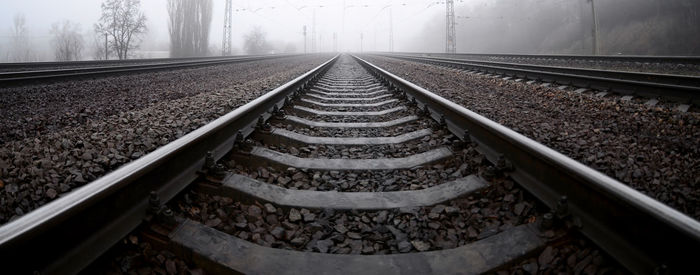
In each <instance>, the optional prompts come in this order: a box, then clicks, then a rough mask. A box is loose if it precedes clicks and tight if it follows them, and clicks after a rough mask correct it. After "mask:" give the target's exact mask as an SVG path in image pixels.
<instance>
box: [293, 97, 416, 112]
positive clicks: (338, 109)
mask: <svg viewBox="0 0 700 275" xmlns="http://www.w3.org/2000/svg"><path fill="white" fill-rule="evenodd" d="M292 104H294V105H298V106H304V107H307V108H311V109H316V110H320V111H329V112H379V111H384V110H388V109H391V108H395V107H399V106H403V105H404V104H403V103H401V101H400V100H399V101H394V102H391V103H387V104H384V105H382V106H377V107H352V106H351V107H328V106H320V105H316V104H312V103H309V102H305V101H301V100H295V101H293V103H292Z"/></svg>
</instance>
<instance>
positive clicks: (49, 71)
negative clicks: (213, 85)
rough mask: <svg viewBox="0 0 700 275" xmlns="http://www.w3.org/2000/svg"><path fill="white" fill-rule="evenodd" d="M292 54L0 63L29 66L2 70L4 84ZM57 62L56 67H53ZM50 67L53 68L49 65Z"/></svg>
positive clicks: (1, 83)
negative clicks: (115, 60)
mask: <svg viewBox="0 0 700 275" xmlns="http://www.w3.org/2000/svg"><path fill="white" fill-rule="evenodd" d="M285 56H289V55H268V56H243V57H217V58H181V59H156V60H125V61H119V62H111V61H82V62H46V63H43V62H41V63H40V64H31V63H11V64H4V65H0V68H14V67H17V68H26V67H22V66H30V68H32V69H29V70H13V71H0V85H3V86H9V85H19V84H23V83H24V84H26V83H36V82H37V81H46V80H58V79H63V80H65V79H74V78H79V77H94V76H104V75H110V74H120V73H134V72H146V71H155V70H167V69H177V68H189V67H199V66H211V65H221V64H231V63H240V62H252V61H258V60H264V59H269V58H279V57H285ZM52 66H55V67H54V68H51V67H52ZM46 67H49V68H46Z"/></svg>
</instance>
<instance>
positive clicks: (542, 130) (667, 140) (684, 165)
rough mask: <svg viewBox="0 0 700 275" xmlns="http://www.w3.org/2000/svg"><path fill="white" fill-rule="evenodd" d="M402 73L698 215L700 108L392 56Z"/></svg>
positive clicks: (385, 61) (383, 63)
mask: <svg viewBox="0 0 700 275" xmlns="http://www.w3.org/2000/svg"><path fill="white" fill-rule="evenodd" d="M367 59H368V61H370V62H373V63H375V64H376V65H377V66H380V67H382V68H384V69H386V70H388V71H390V72H392V73H394V74H396V75H398V76H400V77H402V78H405V79H407V80H409V81H411V82H414V83H416V84H417V85H419V86H422V87H424V88H426V89H428V90H430V91H432V92H434V93H436V94H438V95H440V96H442V97H445V98H447V99H449V100H451V101H454V102H456V103H458V104H461V105H463V106H465V107H466V108H468V109H470V110H472V111H475V112H477V113H478V114H480V115H483V116H485V117H487V118H489V119H491V120H494V121H496V122H498V123H500V124H503V125H505V126H507V127H509V128H511V129H513V130H515V131H517V132H519V133H522V134H524V135H525V136H528V137H530V138H532V139H534V140H536V141H538V142H540V143H543V144H544V145H546V146H548V147H550V148H553V149H555V150H557V151H559V152H561V153H563V154H565V155H568V156H570V157H572V158H573V159H576V160H578V161H580V162H582V163H584V164H586V165H588V166H590V167H592V168H594V169H596V170H599V171H601V172H603V173H605V174H607V175H609V176H611V177H613V178H615V179H617V180H619V181H621V182H623V183H626V184H628V185H630V186H631V187H633V188H635V189H637V190H639V191H641V192H643V193H645V194H647V195H649V196H651V197H653V198H656V199H657V200H660V201H662V202H664V203H666V204H668V205H670V206H671V207H673V208H676V209H677V210H679V211H681V212H684V213H686V214H688V215H690V216H692V217H694V218H695V219H699V218H700V204H699V203H700V190H699V189H698V188H697V187H698V185H700V164H699V162H700V146H699V145H700V144H699V143H700V114H698V113H681V112H678V111H675V110H673V109H672V108H666V107H664V106H655V107H652V106H646V105H644V104H639V103H637V102H634V101H631V102H626V101H623V100H620V99H619V98H617V97H610V98H600V97H596V96H593V95H590V94H576V93H573V92H570V91H561V90H557V89H555V88H548V87H541V86H540V85H528V84H525V83H518V82H515V81H506V80H502V79H494V78H488V77H483V76H476V75H471V74H468V73H466V72H461V71H456V70H451V69H446V68H442V67H438V66H431V65H425V64H419V63H413V62H405V61H399V60H396V59H390V58H380V57H368V58H367Z"/></svg>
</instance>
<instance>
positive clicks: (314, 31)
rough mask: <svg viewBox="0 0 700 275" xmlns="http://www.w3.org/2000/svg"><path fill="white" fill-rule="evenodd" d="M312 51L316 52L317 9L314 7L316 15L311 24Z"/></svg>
mask: <svg viewBox="0 0 700 275" xmlns="http://www.w3.org/2000/svg"><path fill="white" fill-rule="evenodd" d="M311 52H312V53H315V52H316V9H315V8H314V15H313V19H312V25H311Z"/></svg>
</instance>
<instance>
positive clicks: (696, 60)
mask: <svg viewBox="0 0 700 275" xmlns="http://www.w3.org/2000/svg"><path fill="white" fill-rule="evenodd" d="M382 54H387V53H384V52H382ZM402 54H407V55H415V56H433V57H447V58H455V57H495V58H502V59H511V60H528V59H538V60H587V61H593V62H628V63H666V64H687V65H700V56H648V55H563V54H486V53H484V54H480V53H457V54H449V53H420V52H407V53H402Z"/></svg>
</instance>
